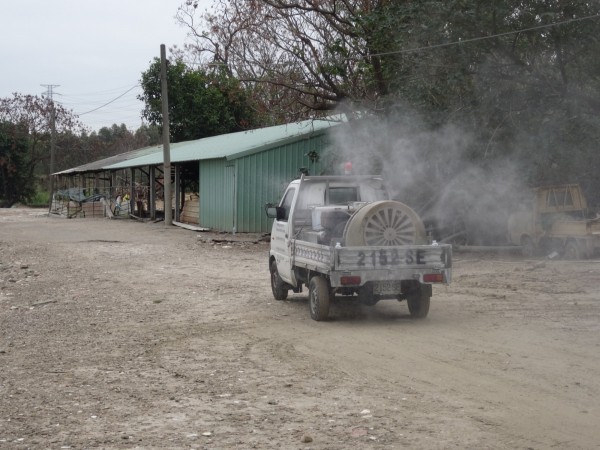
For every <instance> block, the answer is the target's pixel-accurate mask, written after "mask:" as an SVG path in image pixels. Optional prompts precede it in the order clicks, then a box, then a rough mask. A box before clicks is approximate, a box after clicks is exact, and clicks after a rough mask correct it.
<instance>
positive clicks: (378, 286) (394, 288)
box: [373, 280, 402, 295]
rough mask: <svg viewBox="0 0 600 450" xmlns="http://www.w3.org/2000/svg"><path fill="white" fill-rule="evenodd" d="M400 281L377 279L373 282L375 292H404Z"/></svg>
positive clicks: (386, 293) (380, 293)
mask: <svg viewBox="0 0 600 450" xmlns="http://www.w3.org/2000/svg"><path fill="white" fill-rule="evenodd" d="M400 283H401V282H400V281H396V280H394V281H375V282H374V283H373V294H376V295H390V294H399V293H400V292H402V288H401V285H400Z"/></svg>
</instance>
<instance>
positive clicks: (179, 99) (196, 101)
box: [140, 58, 255, 142]
mask: <svg viewBox="0 0 600 450" xmlns="http://www.w3.org/2000/svg"><path fill="white" fill-rule="evenodd" d="M141 84H142V88H143V89H144V93H143V95H141V96H140V100H142V101H144V102H145V104H146V106H145V108H144V112H143V115H144V117H145V118H146V119H147V120H148V121H149V122H150V123H151V124H153V125H156V126H162V103H161V82H160V60H159V59H158V58H155V60H154V62H153V63H152V64H151V65H150V68H149V69H148V70H147V71H146V72H144V73H143V74H142V79H141ZM167 86H168V92H169V130H170V134H171V140H172V141H173V142H181V141H187V140H193V139H200V138H203V137H208V136H215V135H219V134H224V133H231V132H234V131H242V130H245V129H249V128H252V127H253V126H254V122H255V120H254V114H253V112H252V109H251V107H250V103H249V100H248V97H247V94H246V92H245V91H244V89H243V88H242V87H241V85H240V83H239V81H238V80H236V79H235V78H232V77H230V76H228V75H227V74H226V73H225V72H224V71H218V70H217V71H213V72H208V71H204V70H192V69H190V68H188V67H186V66H185V64H184V63H183V62H181V61H175V62H168V64H167Z"/></svg>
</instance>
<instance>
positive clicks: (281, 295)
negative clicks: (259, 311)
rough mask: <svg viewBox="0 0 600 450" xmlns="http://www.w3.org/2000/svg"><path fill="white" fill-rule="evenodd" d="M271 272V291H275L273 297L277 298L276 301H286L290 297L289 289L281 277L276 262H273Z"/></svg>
mask: <svg viewBox="0 0 600 450" xmlns="http://www.w3.org/2000/svg"><path fill="white" fill-rule="evenodd" d="M269 270H270V271H271V290H272V291H273V297H275V300H285V299H286V298H287V296H288V288H287V286H286V284H285V283H284V281H283V280H282V279H281V277H280V276H279V272H278V271H277V264H276V263H275V261H272V262H271V264H270V265H269Z"/></svg>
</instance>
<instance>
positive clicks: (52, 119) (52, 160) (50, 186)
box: [41, 84, 60, 213]
mask: <svg viewBox="0 0 600 450" xmlns="http://www.w3.org/2000/svg"><path fill="white" fill-rule="evenodd" d="M41 86H43V87H45V88H47V89H48V90H47V91H46V97H47V98H48V101H49V102H50V173H49V174H48V190H49V191H50V202H49V205H48V212H49V213H51V212H52V199H53V198H54V177H53V176H52V174H53V173H54V163H55V161H56V110H55V109H54V100H53V95H54V88H55V87H58V86H60V84H42V85H41Z"/></svg>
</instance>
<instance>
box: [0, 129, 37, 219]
mask: <svg viewBox="0 0 600 450" xmlns="http://www.w3.org/2000/svg"><path fill="white" fill-rule="evenodd" d="M29 146H30V141H29V135H28V130H27V127H26V126H24V125H19V124H12V123H10V122H0V207H1V208H8V207H10V206H12V205H14V204H15V203H18V202H25V201H27V200H28V199H29V198H31V197H32V196H33V195H34V193H35V188H34V185H33V183H31V179H32V173H31V172H32V168H31V161H30V158H29V157H30V155H29V153H28V148H29Z"/></svg>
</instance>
